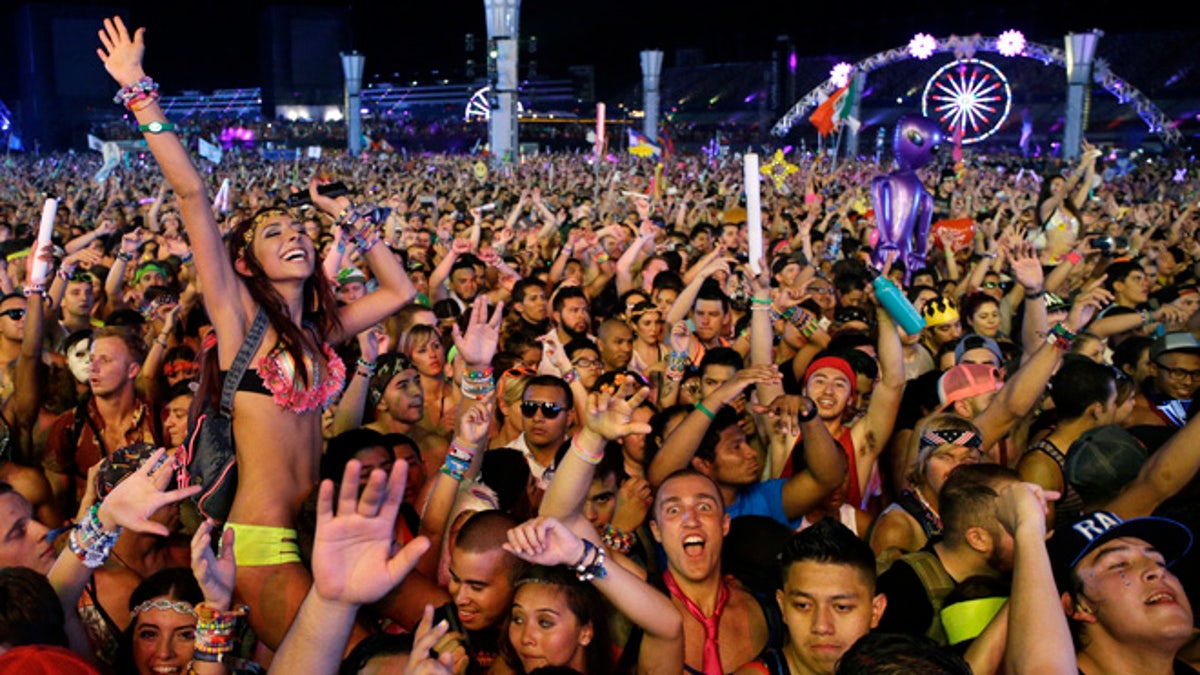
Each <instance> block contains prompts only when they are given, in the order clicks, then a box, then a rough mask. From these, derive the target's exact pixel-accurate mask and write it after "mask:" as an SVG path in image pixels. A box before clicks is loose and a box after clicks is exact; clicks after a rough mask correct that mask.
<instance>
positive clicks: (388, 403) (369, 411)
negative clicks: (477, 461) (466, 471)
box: [347, 352, 449, 476]
mask: <svg viewBox="0 0 1200 675" xmlns="http://www.w3.org/2000/svg"><path fill="white" fill-rule="evenodd" d="M347 391H349V390H347ZM347 395H349V394H347ZM364 408H365V413H366V414H365V415H364V418H365V420H368V421H369V422H368V423H367V424H365V425H364V426H365V427H366V428H368V429H373V430H375V431H378V432H379V433H381V434H404V435H406V436H408V437H410V438H412V439H413V440H414V441H416V442H417V443H419V444H420V447H421V456H422V459H423V460H424V461H423V463H424V465H425V473H426V474H427V475H430V476H433V475H436V472H437V471H438V470H440V469H441V467H442V462H444V461H445V460H446V451H447V449H448V448H449V442H448V441H447V440H446V439H445V438H444V437H443V436H440V435H438V434H435V433H432V432H430V431H428V430H426V429H422V428H421V427H420V426H419V425H418V422H420V421H421V418H422V417H423V416H424V414H425V392H424V390H423V389H422V388H421V374H420V373H419V372H417V368H416V366H414V365H413V363H412V361H410V360H409V358H408V357H407V356H405V355H403V354H400V353H396V352H393V353H391V354H386V355H384V356H382V357H380V358H379V360H378V361H377V362H376V366H375V373H374V375H373V376H372V377H371V380H370V384H369V388H368V391H367V403H366V405H365V406H364Z"/></svg>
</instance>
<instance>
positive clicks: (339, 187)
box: [287, 181, 350, 206]
mask: <svg viewBox="0 0 1200 675" xmlns="http://www.w3.org/2000/svg"><path fill="white" fill-rule="evenodd" d="M317 194H319V195H322V196H324V197H329V198H331V199H332V198H336V197H341V196H342V195H348V194H350V188H347V187H346V184H345V183H342V182H341V181H339V182H337V183H327V184H325V185H318V186H317ZM306 204H312V198H311V197H309V196H308V190H301V191H299V192H295V193H292V194H290V195H288V198H287V205H288V206H304V205H306Z"/></svg>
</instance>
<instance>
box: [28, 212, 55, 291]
mask: <svg viewBox="0 0 1200 675" xmlns="http://www.w3.org/2000/svg"><path fill="white" fill-rule="evenodd" d="M57 214H58V200H57V199H54V198H50V199H47V200H46V203H45V205H43V206H42V222H41V224H40V225H39V226H38V236H37V242H36V243H35V244H34V246H33V251H31V252H30V254H31V255H32V256H33V267H32V268H31V269H30V270H29V284H28V285H29V286H42V285H43V284H45V283H46V273H47V272H49V271H50V263H48V262H46V261H45V260H42V256H41V252H42V251H44V250H46V247H47V246H50V235H52V234H54V216H56V215H57Z"/></svg>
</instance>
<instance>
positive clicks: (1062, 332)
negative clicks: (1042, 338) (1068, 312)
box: [1046, 323, 1075, 352]
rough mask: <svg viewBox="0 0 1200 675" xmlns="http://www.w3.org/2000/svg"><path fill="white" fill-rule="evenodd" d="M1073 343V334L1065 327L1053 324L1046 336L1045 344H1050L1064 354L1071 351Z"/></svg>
mask: <svg viewBox="0 0 1200 675" xmlns="http://www.w3.org/2000/svg"><path fill="white" fill-rule="evenodd" d="M1074 341H1075V334H1074V333H1072V332H1071V331H1069V330H1067V327H1066V326H1064V325H1062V324H1061V323H1056V324H1054V327H1053V328H1051V329H1050V332H1049V333H1047V334H1046V343H1047V344H1052V345H1054V346H1055V347H1058V348H1059V349H1061V350H1063V351H1064V352H1065V351H1068V350H1070V349H1071V343H1072V342H1074Z"/></svg>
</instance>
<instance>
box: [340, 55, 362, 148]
mask: <svg viewBox="0 0 1200 675" xmlns="http://www.w3.org/2000/svg"><path fill="white" fill-rule="evenodd" d="M341 56H342V74H343V75H345V77H346V101H345V106H346V151H347V152H348V153H349V154H350V156H352V157H353V156H355V155H358V153H359V152H362V74H363V66H364V65H365V64H366V62H367V57H365V56H363V55H362V54H359V53H358V52H356V51H355V52H342V54H341Z"/></svg>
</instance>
